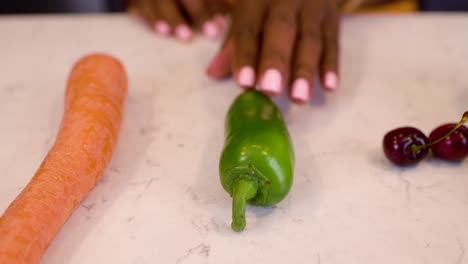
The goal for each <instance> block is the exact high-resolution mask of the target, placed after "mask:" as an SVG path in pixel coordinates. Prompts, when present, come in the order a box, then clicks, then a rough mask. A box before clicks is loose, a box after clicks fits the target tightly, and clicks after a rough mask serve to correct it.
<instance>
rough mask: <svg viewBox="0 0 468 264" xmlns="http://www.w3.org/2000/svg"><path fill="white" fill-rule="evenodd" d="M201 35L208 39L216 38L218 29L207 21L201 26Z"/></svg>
mask: <svg viewBox="0 0 468 264" xmlns="http://www.w3.org/2000/svg"><path fill="white" fill-rule="evenodd" d="M203 34H204V35H205V36H207V37H208V38H216V37H217V36H218V35H219V28H218V26H217V25H216V24H215V23H213V22H211V21H207V22H205V23H204V24H203Z"/></svg>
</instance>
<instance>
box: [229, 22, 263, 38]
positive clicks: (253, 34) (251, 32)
mask: <svg viewBox="0 0 468 264" xmlns="http://www.w3.org/2000/svg"><path fill="white" fill-rule="evenodd" d="M234 36H235V37H236V38H239V39H246V38H248V39H255V38H258V37H259V32H258V30H256V29H255V28H254V27H253V26H252V25H249V24H240V25H237V26H236V27H235V29H234Z"/></svg>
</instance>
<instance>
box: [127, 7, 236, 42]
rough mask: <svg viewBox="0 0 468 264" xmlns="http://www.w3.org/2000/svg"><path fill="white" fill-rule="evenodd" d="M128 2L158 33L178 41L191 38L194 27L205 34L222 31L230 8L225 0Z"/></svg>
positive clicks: (211, 35) (216, 35) (212, 36)
mask: <svg viewBox="0 0 468 264" xmlns="http://www.w3.org/2000/svg"><path fill="white" fill-rule="evenodd" d="M129 6H130V9H131V10H132V11H136V12H137V13H138V14H139V15H141V16H142V17H143V18H144V19H145V21H146V22H147V23H148V25H149V26H150V27H151V28H152V29H154V30H155V31H156V32H157V33H159V34H161V35H164V36H174V37H176V38H177V39H179V40H181V41H189V40H191V39H192V37H193V32H194V30H200V31H201V32H202V33H203V35H205V36H206V37H208V38H216V37H218V36H219V35H221V33H222V30H223V28H224V27H225V24H226V23H225V19H224V16H223V14H224V13H225V12H227V11H228V10H229V8H230V6H229V5H228V4H227V2H225V1H224V0H221V1H220V0H131V1H130V3H129Z"/></svg>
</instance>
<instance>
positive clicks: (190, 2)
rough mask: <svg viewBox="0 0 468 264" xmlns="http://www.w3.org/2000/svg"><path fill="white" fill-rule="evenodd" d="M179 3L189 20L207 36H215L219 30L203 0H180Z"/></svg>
mask: <svg viewBox="0 0 468 264" xmlns="http://www.w3.org/2000/svg"><path fill="white" fill-rule="evenodd" d="M180 3H181V5H182V6H183V7H184V10H185V11H186V13H187V14H188V16H189V17H190V19H191V21H192V22H193V23H194V24H195V25H196V26H197V27H198V28H200V29H201V30H202V32H203V34H204V35H205V36H206V37H208V38H216V37H218V36H219V34H220V32H221V30H220V28H219V26H218V24H216V23H215V22H214V21H212V18H213V15H212V14H211V10H210V9H209V8H208V6H207V3H206V2H205V1H204V0H180Z"/></svg>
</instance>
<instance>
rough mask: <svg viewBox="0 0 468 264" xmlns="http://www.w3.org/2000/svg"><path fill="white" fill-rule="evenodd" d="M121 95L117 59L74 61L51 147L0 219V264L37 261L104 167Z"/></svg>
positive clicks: (114, 135)
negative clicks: (57, 127) (60, 116)
mask: <svg viewBox="0 0 468 264" xmlns="http://www.w3.org/2000/svg"><path fill="white" fill-rule="evenodd" d="M126 95H127V76H126V73H125V69H124V68H123V66H122V64H121V63H120V62H119V61H118V60H117V59H116V58H114V57H112V56H109V55H105V54H90V55H87V56H85V57H83V58H81V59H80V60H78V61H77V62H76V63H75V65H74V66H73V68H72V70H71V72H70V74H69V76H68V81H67V87H66V92H65V107H64V113H63V117H62V120H61V123H60V127H59V131H58V133H57V135H56V138H55V142H54V145H53V146H52V147H51V149H50V150H49V152H48V154H47V156H46V157H45V158H44V160H43V162H42V164H41V166H40V167H39V169H38V170H37V171H36V173H35V174H34V177H33V178H32V179H31V180H30V182H29V183H28V184H27V185H26V187H25V188H24V189H23V190H22V191H21V193H20V194H19V195H18V196H17V197H16V198H15V200H14V201H13V202H12V203H11V204H10V205H9V207H8V208H7V209H6V211H5V212H4V214H3V215H2V217H1V218H0V263H1V264H12V263H15V264H17V263H39V262H40V260H41V257H42V255H43V254H44V252H45V250H46V249H47V247H48V246H49V243H50V242H51V241H52V239H53V238H54V237H55V235H56V234H57V232H58V231H59V229H60V228H61V227H62V225H63V224H64V223H65V221H66V220H67V219H68V217H69V216H70V215H71V213H72V212H73V210H74V209H75V208H76V207H77V206H78V205H79V204H80V202H81V201H82V200H83V199H84V197H85V196H86V195H87V194H88V193H89V192H90V191H91V189H92V188H93V187H94V186H95V185H96V182H97V181H98V179H99V177H100V176H101V175H102V173H103V172H104V170H105V169H106V168H107V166H108V163H109V162H110V160H111V157H112V154H113V149H114V146H115V144H116V141H117V137H118V134H119V130H120V125H121V121H122V110H123V104H124V100H125V97H126Z"/></svg>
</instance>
